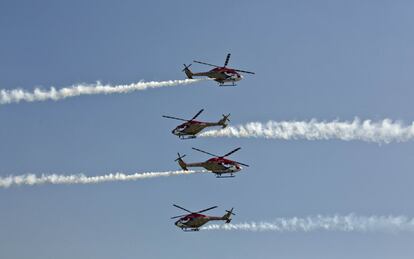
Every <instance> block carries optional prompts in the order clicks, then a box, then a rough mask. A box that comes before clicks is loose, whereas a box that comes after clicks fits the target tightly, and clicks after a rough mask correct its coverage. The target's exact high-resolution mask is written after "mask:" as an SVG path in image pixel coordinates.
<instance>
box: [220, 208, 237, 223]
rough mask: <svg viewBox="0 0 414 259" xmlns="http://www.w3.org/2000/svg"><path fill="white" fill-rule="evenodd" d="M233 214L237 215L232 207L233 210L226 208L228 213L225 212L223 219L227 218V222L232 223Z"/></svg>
mask: <svg viewBox="0 0 414 259" xmlns="http://www.w3.org/2000/svg"><path fill="white" fill-rule="evenodd" d="M231 215H236V214H234V213H233V208H231V210H226V214H224V216H223V220H225V221H226V223H230V222H231V220H232V219H231Z"/></svg>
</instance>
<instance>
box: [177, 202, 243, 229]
mask: <svg viewBox="0 0 414 259" xmlns="http://www.w3.org/2000/svg"><path fill="white" fill-rule="evenodd" d="M173 206H174V207H177V208H179V209H182V210H184V211H186V212H188V213H189V214H185V215H180V216H175V217H172V218H171V219H175V218H180V219H179V220H177V221H176V222H175V223H174V224H175V225H176V226H177V227H179V228H181V229H182V230H183V231H199V230H200V227H201V226H203V225H204V224H206V223H207V222H209V221H212V220H224V221H225V222H226V223H230V222H231V215H236V214H234V213H233V208H231V210H226V214H224V215H223V216H222V217H217V216H206V215H203V214H200V213H202V212H205V211H208V210H212V209H215V208H217V206H213V207H210V208H208V209H204V210H199V211H197V212H192V211H189V210H187V209H184V208H183V207H180V206H178V205H175V204H173Z"/></svg>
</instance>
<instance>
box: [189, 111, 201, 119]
mask: <svg viewBox="0 0 414 259" xmlns="http://www.w3.org/2000/svg"><path fill="white" fill-rule="evenodd" d="M203 111H204V109H201V110H200V111H199V112H197V114H196V115H194V117H193V118H192V119H191V120H190V121H192V120H195V118H197V117H198V115H200V114H201V113H202V112H203Z"/></svg>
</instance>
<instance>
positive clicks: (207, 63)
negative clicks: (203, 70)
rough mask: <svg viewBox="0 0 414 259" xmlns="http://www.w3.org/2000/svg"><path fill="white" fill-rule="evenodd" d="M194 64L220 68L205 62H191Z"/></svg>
mask: <svg viewBox="0 0 414 259" xmlns="http://www.w3.org/2000/svg"><path fill="white" fill-rule="evenodd" d="M193 62H194V63H198V64H203V65H207V66H211V67H220V66H216V65H213V64H209V63H205V62H201V61H197V60H193Z"/></svg>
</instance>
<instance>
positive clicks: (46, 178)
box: [0, 170, 207, 188]
mask: <svg viewBox="0 0 414 259" xmlns="http://www.w3.org/2000/svg"><path fill="white" fill-rule="evenodd" d="M205 172H207V171H205V170H201V171H167V172H146V173H135V174H124V173H114V174H107V175H99V176H86V175H84V174H76V175H58V174H50V175H46V174H42V175H41V176H36V175H35V174H26V175H18V176H7V177H0V188H8V187H11V186H19V185H40V184H95V183H104V182H115V181H136V180H141V179H148V178H154V177H166V176H174V175H187V174H195V173H205Z"/></svg>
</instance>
